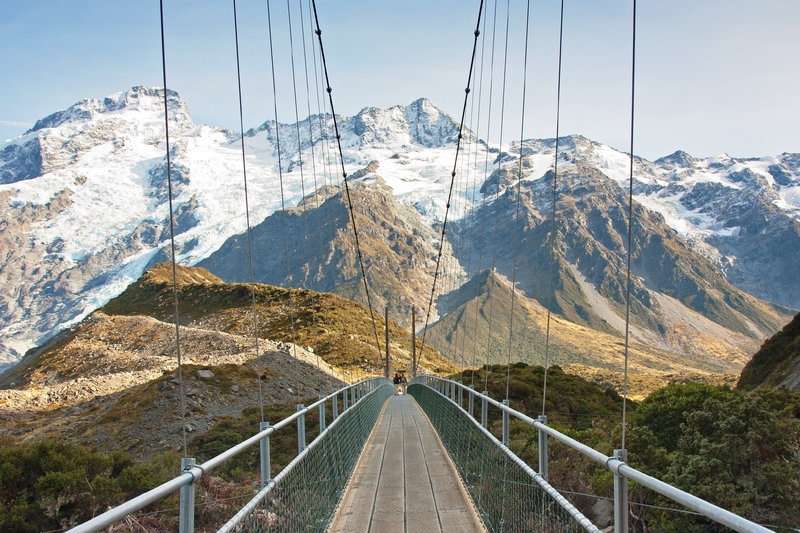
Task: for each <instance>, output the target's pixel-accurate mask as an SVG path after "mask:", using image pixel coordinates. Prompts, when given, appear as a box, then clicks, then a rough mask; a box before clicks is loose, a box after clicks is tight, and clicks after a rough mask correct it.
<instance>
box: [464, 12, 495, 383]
mask: <svg viewBox="0 0 800 533" xmlns="http://www.w3.org/2000/svg"><path fill="white" fill-rule="evenodd" d="M488 13H489V10H488V9H487V10H485V11H484V12H483V31H482V34H483V39H481V62H480V66H479V72H480V74H479V75H478V78H479V80H480V81H479V82H478V120H477V123H476V125H475V143H476V149H475V158H474V160H473V164H472V166H473V173H472V192H471V199H470V209H471V210H474V208H475V205H476V202H475V184H476V182H477V181H478V152H479V150H478V145H479V144H480V131H481V107H482V102H483V76H484V68H483V60H484V58H485V52H486V18H487V16H488ZM486 150H487V154H488V150H489V145H488V142H487V144H486ZM464 224H466V220H465V221H464ZM482 238H483V235H481V239H482ZM481 244H482V243H481ZM473 248H474V246H473V245H472V243H470V248H469V256H468V257H467V276H469V275H470V272H471V271H472V249H473ZM479 250H480V248H479ZM477 262H478V268H477V269H475V270H476V271H477V272H478V273H480V270H481V254H480V251H479V252H478V257H477ZM479 296H480V293H479V287H478V284H477V283H475V327H474V328H473V330H472V374H471V376H470V380H469V384H470V385H472V386H474V385H475V365H476V363H477V359H478V332H477V330H478V297H479ZM467 310H469V308H467ZM465 317H466V312H465ZM466 319H467V318H465V320H466Z"/></svg>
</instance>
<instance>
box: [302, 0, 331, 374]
mask: <svg viewBox="0 0 800 533" xmlns="http://www.w3.org/2000/svg"><path fill="white" fill-rule="evenodd" d="M298 4H299V6H300V35H301V37H302V39H301V41H302V42H303V72H304V75H305V82H306V112H307V113H308V119H307V120H308V138H309V144H310V145H311V175H312V176H313V178H314V208H315V209H316V210H317V213H319V190H318V187H317V161H316V151H315V150H314V128H313V121H312V120H311V87H310V85H309V79H308V54H307V53H306V40H307V37H306V23H305V19H304V17H303V0H299V1H298ZM309 14H311V12H310V10H309ZM317 241H318V245H319V261H322V258H323V257H324V255H323V248H322V224H317ZM310 270H311V265H309V273H311V272H310ZM311 280H312V283H313V280H314V276H313V275H312V277H311ZM312 288H313V285H312ZM319 301H320V299H319V298H317V302H319ZM326 309H327V308H326ZM312 313H313V315H312V316H313V317H314V355H315V356H316V359H317V370H319V347H318V345H317V314H316V310H315V309H314V308H313V301H312ZM327 319H328V315H327V312H326V313H325V322H324V323H325V324H327V323H328V320H327ZM320 378H321V376H320Z"/></svg>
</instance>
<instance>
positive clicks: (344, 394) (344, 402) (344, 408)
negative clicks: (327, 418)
mask: <svg viewBox="0 0 800 533" xmlns="http://www.w3.org/2000/svg"><path fill="white" fill-rule="evenodd" d="M345 411H347V389H345V390H343V391H342V413H344V412H345Z"/></svg>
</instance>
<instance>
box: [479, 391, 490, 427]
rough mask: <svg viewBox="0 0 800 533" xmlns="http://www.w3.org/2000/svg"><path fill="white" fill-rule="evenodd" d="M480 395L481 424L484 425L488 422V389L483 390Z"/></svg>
mask: <svg viewBox="0 0 800 533" xmlns="http://www.w3.org/2000/svg"><path fill="white" fill-rule="evenodd" d="M481 396H482V398H481V425H482V426H483V427H486V425H487V424H488V423H489V402H487V401H486V397H487V396H489V391H488V390H485V391H483V393H481Z"/></svg>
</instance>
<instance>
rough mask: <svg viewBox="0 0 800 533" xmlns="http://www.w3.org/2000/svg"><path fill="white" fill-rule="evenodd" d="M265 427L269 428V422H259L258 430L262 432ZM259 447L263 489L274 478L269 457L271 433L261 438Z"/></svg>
mask: <svg viewBox="0 0 800 533" xmlns="http://www.w3.org/2000/svg"><path fill="white" fill-rule="evenodd" d="M265 429H269V422H259V424H258V431H259V432H262V431H264V430H265ZM259 447H260V451H261V454H260V455H261V488H262V489H263V488H264V487H266V486H267V483H269V480H270V479H271V478H272V473H271V472H270V458H269V435H267V436H266V437H264V438H263V439H261V442H259Z"/></svg>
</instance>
